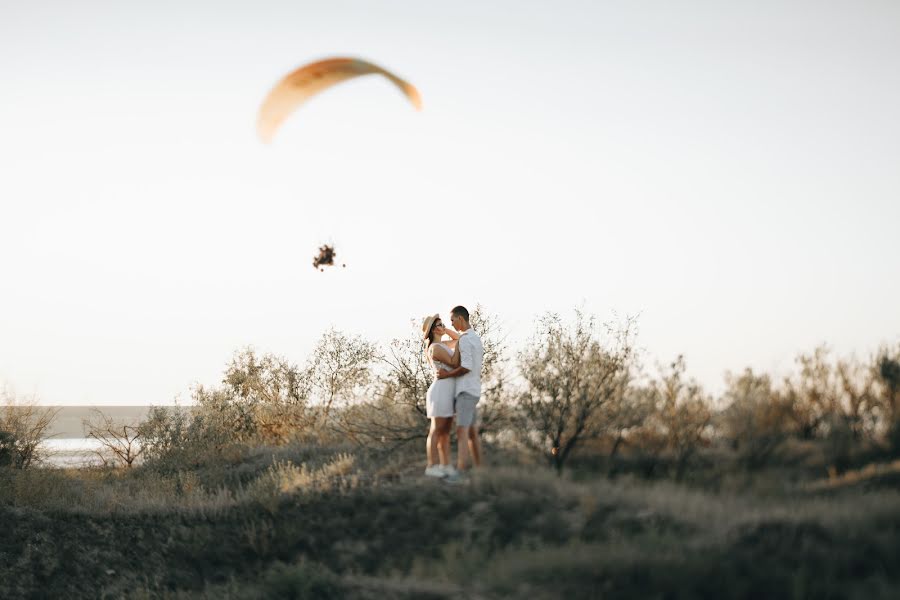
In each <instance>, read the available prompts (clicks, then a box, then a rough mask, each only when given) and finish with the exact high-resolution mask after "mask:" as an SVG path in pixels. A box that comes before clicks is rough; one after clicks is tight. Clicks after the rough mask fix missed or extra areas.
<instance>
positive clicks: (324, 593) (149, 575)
mask: <svg viewBox="0 0 900 600" xmlns="http://www.w3.org/2000/svg"><path fill="white" fill-rule="evenodd" d="M3 477H4V480H3V481H0V528H2V531H3V532H4V535H3V536H2V537H0V597H3V598H26V597H48V596H49V597H54V596H66V597H69V598H82V597H84V598H96V597H109V598H118V597H145V598H157V597H162V598H187V597H208V598H330V597H333V598H345V597H350V598H507V597H528V598H560V597H567V598H598V597H610V598H722V597H733V598H857V597H858V598H879V597H883V598H889V597H898V596H900V572H898V570H897V569H896V566H897V565H898V564H900V494H898V492H897V491H896V490H895V489H890V488H887V489H880V488H879V489H871V488H866V489H856V488H854V489H847V490H845V491H840V490H838V491H835V490H834V489H830V490H829V491H828V493H827V494H826V493H823V494H817V493H815V492H810V491H809V490H806V491H802V492H801V491H798V492H797V493H796V494H786V495H784V494H782V495H777V496H751V495H748V494H741V495H738V494H724V493H720V494H709V493H705V492H701V491H697V490H692V489H689V488H686V487H680V486H676V485H674V484H671V483H668V482H657V483H643V482H638V481H631V480H615V481H607V480H599V479H598V480H592V481H582V482H573V481H569V480H566V479H560V478H557V477H555V476H554V475H552V474H551V473H549V472H545V471H542V470H535V469H525V468H510V469H487V470H484V471H483V472H481V473H478V474H477V475H476V476H475V477H473V478H472V480H471V481H470V482H469V483H467V484H466V485H462V486H457V487H451V486H447V485H443V484H440V483H439V482H433V481H425V480H423V478H422V477H421V475H420V468H419V465H418V457H417V456H410V457H403V456H400V457H397V456H394V457H377V456H374V457H373V456H359V455H355V454H351V453H348V452H347V451H346V449H343V450H342V449H335V450H334V451H331V452H323V451H322V449H321V448H293V449H282V450H279V451H277V452H273V451H262V450H257V451H249V452H243V453H236V454H235V455H234V456H232V457H230V458H229V459H226V460H217V461H211V462H208V463H205V464H204V463H201V464H198V465H195V466H194V467H193V468H192V469H191V470H159V469H146V468H142V469H135V470H134V471H133V472H124V471H119V472H117V471H99V470H95V471H91V470H84V471H77V470H55V471H54V470H39V471H33V472H26V473H5V474H4V475H3Z"/></svg>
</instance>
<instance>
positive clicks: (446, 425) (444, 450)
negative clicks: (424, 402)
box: [435, 417, 453, 465]
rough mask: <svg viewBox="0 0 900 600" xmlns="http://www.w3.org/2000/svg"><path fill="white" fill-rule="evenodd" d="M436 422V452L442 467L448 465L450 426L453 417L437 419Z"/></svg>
mask: <svg viewBox="0 0 900 600" xmlns="http://www.w3.org/2000/svg"><path fill="white" fill-rule="evenodd" d="M435 421H437V433H436V437H437V451H438V454H439V456H440V460H441V464H442V465H449V464H450V425H451V424H452V423H453V417H438V418H437V419H435Z"/></svg>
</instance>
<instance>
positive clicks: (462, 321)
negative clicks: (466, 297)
mask: <svg viewBox="0 0 900 600" xmlns="http://www.w3.org/2000/svg"><path fill="white" fill-rule="evenodd" d="M450 323H451V324H452V325H453V328H454V329H455V330H456V331H458V332H459V342H458V343H457V346H456V351H457V352H459V361H460V364H459V366H458V367H456V368H455V369H453V370H452V371H444V370H438V371H437V376H438V378H439V379H445V378H447V377H455V378H456V401H455V406H456V441H457V446H458V448H457V460H456V468H457V470H459V471H460V472H462V471H464V470H465V469H467V468H468V462H469V455H470V454H471V456H472V462H473V463H474V465H475V466H476V467H477V466H481V440H480V438H479V437H478V423H477V418H478V399H479V398H480V397H481V364H482V362H483V361H484V346H483V345H482V343H481V337H479V335H478V334H477V333H476V332H475V330H474V329H472V325H471V324H470V323H469V311H468V310H466V308H465V307H463V306H457V307H455V308H454V309H453V310H451V311H450Z"/></svg>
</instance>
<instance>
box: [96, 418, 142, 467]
mask: <svg viewBox="0 0 900 600" xmlns="http://www.w3.org/2000/svg"><path fill="white" fill-rule="evenodd" d="M90 415H91V416H89V417H88V418H86V419H84V420H83V421H82V425H83V426H84V433H85V435H86V436H87V437H89V438H93V439H95V440H97V441H98V442H100V445H101V449H100V450H97V455H98V456H99V457H100V458H101V460H103V462H104V463H106V462H107V458H108V456H110V455H111V456H112V458H113V459H114V460H115V461H116V462H119V463H121V464H122V465H124V466H125V467H127V468H129V469H130V468H131V467H132V465H134V462H135V461H136V460H137V459H138V457H139V456H140V455H141V454H142V453H143V451H144V449H143V447H142V446H141V443H140V438H141V430H140V426H139V424H138V423H129V422H122V421H116V420H115V419H113V418H112V417H111V416H109V415H107V414H105V413H104V412H103V411H101V410H100V409H97V408H94V409H91V413H90Z"/></svg>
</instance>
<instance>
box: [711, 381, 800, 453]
mask: <svg viewBox="0 0 900 600" xmlns="http://www.w3.org/2000/svg"><path fill="white" fill-rule="evenodd" d="M725 381H726V384H727V386H728V388H727V389H726V390H725V394H724V397H723V399H724V401H725V403H726V407H725V410H724V411H723V412H722V414H721V418H720V424H721V430H722V435H723V436H724V438H725V440H726V441H727V442H729V443H730V444H731V446H732V448H733V449H734V450H736V451H737V453H738V456H739V457H740V460H741V462H742V463H744V466H746V467H747V468H749V469H756V468H760V467H763V466H765V465H766V464H767V463H768V462H769V461H770V459H771V457H772V455H773V454H775V452H776V451H777V450H778V448H779V447H780V446H781V445H782V443H784V441H785V440H786V439H787V437H788V436H789V435H790V406H789V405H788V404H787V402H786V401H785V400H784V398H783V396H782V395H781V394H780V393H779V392H778V391H777V390H775V389H773V387H772V380H771V379H770V378H769V376H768V375H756V374H755V373H754V372H753V371H752V370H751V369H746V370H745V371H744V372H743V373H742V374H740V375H732V374H731V373H728V374H726V376H725Z"/></svg>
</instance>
